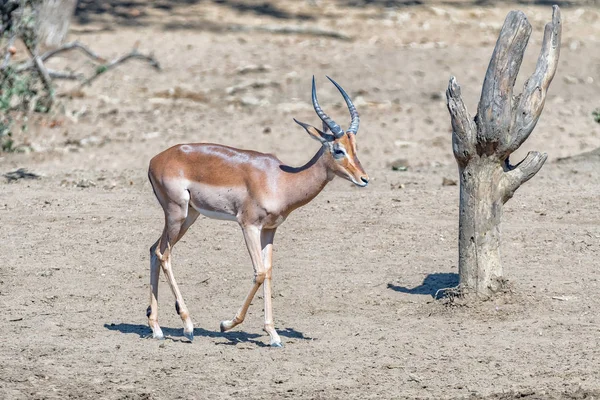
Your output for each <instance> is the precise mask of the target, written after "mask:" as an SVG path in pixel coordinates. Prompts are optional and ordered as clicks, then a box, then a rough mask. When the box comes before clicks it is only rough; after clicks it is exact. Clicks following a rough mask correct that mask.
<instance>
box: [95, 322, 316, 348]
mask: <svg viewBox="0 0 600 400" xmlns="http://www.w3.org/2000/svg"><path fill="white" fill-rule="evenodd" d="M104 327H105V328H106V329H108V330H110V331H118V332H121V333H125V334H135V335H138V336H139V337H140V338H142V339H145V338H150V337H152V331H151V330H150V328H149V327H148V326H147V325H141V324H126V323H120V324H114V323H111V324H104ZM161 329H162V331H163V334H164V335H165V338H169V339H171V340H173V341H181V342H184V341H185V342H187V340H184V339H183V330H182V328H168V327H161ZM277 333H279V335H280V336H283V337H288V338H293V339H302V340H314V339H313V338H311V337H308V336H305V335H304V333H302V332H300V331H297V330H295V329H294V328H283V329H278V330H277ZM194 336H195V337H208V338H217V339H226V340H227V342H216V343H215V344H219V345H230V346H235V345H237V344H238V343H251V344H254V345H256V346H258V347H269V346H268V345H267V344H265V343H264V342H263V341H262V340H257V339H258V338H262V337H265V336H266V334H265V335H260V334H257V333H247V332H244V331H229V332H220V331H211V330H208V329H204V328H194ZM187 343H190V342H187Z"/></svg>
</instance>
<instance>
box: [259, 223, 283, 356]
mask: <svg viewBox="0 0 600 400" xmlns="http://www.w3.org/2000/svg"><path fill="white" fill-rule="evenodd" d="M274 237H275V229H264V230H263V231H262V234H261V246H262V257H263V265H264V267H265V282H264V283H263V297H264V301H265V328H264V329H265V332H267V333H268V334H269V336H270V337H271V346H273V347H281V346H282V344H281V339H280V338H279V335H278V334H277V331H276V330H275V323H274V321H273V299H272V289H271V274H272V271H273V238H274Z"/></svg>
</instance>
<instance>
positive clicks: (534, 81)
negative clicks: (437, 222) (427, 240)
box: [446, 6, 561, 298]
mask: <svg viewBox="0 0 600 400" xmlns="http://www.w3.org/2000/svg"><path fill="white" fill-rule="evenodd" d="M530 35H531V25H530V24H529V22H528V21H527V18H526V17H525V14H523V13H522V12H521V11H511V12H510V13H509V14H508V16H507V17H506V20H505V21H504V25H503V26H502V30H501V31H500V35H499V37H498V41H497V42H496V47H495V48H494V53H493V54H492V58H491V60H490V64H489V66H488V69H487V73H486V74H485V80H484V82H483V88H482V91H481V99H480V100H479V106H478V107H477V115H476V116H475V119H472V118H471V116H470V115H469V112H468V111H467V108H466V107H465V104H464V103H463V100H462V98H461V92H460V86H459V85H458V83H457V81H456V79H455V78H454V77H451V78H450V83H449V85H448V90H447V91H446V98H447V104H448V111H449V112H450V117H451V120H452V131H453V132H452V148H453V151H454V157H455V158H456V162H457V163H458V169H459V174H460V211H459V235H458V247H459V251H458V252H459V256H458V268H459V275H460V286H459V288H460V291H461V292H462V293H464V294H470V293H473V294H476V295H477V297H484V298H485V297H489V296H491V295H492V294H493V293H495V292H497V291H498V290H500V289H501V288H502V286H503V283H504V282H505V280H504V279H503V275H502V264H501V263H500V220H501V217H502V208H503V205H504V203H506V202H507V201H508V200H509V199H510V198H511V197H512V196H513V194H514V193H515V191H516V190H517V189H518V188H519V187H520V186H521V185H522V184H523V183H524V182H527V181H528V180H529V179H531V178H532V177H533V176H534V175H535V174H536V173H537V172H538V171H539V170H540V168H542V165H544V162H545V161H546V158H547V155H546V154H545V153H544V154H542V153H539V152H537V151H532V152H529V154H527V156H526V157H525V159H524V160H523V161H521V162H520V163H518V164H517V165H515V166H513V165H510V163H509V161H508V157H509V156H510V154H511V153H513V152H514V151H515V150H517V149H518V148H519V146H521V144H522V143H523V142H524V141H525V140H526V139H527V138H528V137H529V135H530V134H531V132H532V131H533V128H534V127H535V125H536V123H537V121H538V119H539V117H540V115H541V113H542V109H543V108H544V102H545V99H546V93H547V90H548V86H549V85H550V82H551V81H552V78H553V77H554V73H555V72H556V66H557V64H558V57H559V52H560V38H561V19H560V10H559V8H558V6H554V7H553V9H552V22H550V23H548V24H547V25H546V28H545V31H544V41H543V44H542V50H541V53H540V56H539V58H538V61H537V66H536V69H535V72H534V73H533V75H531V77H530V78H529V79H528V80H527V81H526V82H525V87H524V89H523V93H521V94H520V95H518V96H513V86H514V84H515V80H516V78H517V74H518V72H519V68H520V66H521V61H522V60H523V54H524V53H525V48H526V46H527V42H528V40H529V36H530Z"/></svg>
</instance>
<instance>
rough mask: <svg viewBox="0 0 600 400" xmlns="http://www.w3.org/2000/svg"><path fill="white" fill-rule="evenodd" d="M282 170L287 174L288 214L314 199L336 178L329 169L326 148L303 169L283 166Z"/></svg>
mask: <svg viewBox="0 0 600 400" xmlns="http://www.w3.org/2000/svg"><path fill="white" fill-rule="evenodd" d="M281 169H282V170H283V171H284V173H285V174H286V185H287V190H286V196H285V197H286V201H285V202H286V203H287V206H288V208H289V211H288V214H289V212H291V211H293V210H295V209H296V208H298V207H302V206H303V205H305V204H306V203H308V202H310V201H311V200H312V199H314V198H315V197H316V196H317V195H318V194H319V193H320V192H321V190H323V188H324V187H325V185H327V183H328V182H329V181H330V180H332V179H333V177H334V175H333V173H332V172H331V171H330V170H329V168H328V167H327V160H326V159H325V147H321V148H320V149H319V151H318V152H317V154H315V155H314V156H313V158H312V159H311V160H310V161H309V162H308V163H306V164H305V165H303V166H302V167H298V168H295V167H288V166H282V167H281Z"/></svg>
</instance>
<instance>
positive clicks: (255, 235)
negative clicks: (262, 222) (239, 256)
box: [221, 226, 265, 332]
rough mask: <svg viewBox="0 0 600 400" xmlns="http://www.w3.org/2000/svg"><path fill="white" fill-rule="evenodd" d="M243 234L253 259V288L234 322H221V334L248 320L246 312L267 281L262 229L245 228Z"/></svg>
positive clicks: (255, 227) (254, 227)
mask: <svg viewBox="0 0 600 400" xmlns="http://www.w3.org/2000/svg"><path fill="white" fill-rule="evenodd" d="M242 232H243V233H244V239H245V240H246V247H247V248H248V252H249V253H250V258H251V259H252V266H253V267H254V283H253V285H252V288H251V289H250V293H248V296H246V299H245V300H244V303H243V304H242V306H241V307H240V309H239V310H238V312H237V313H236V314H235V317H234V318H233V319H232V320H228V321H221V332H225V331H228V330H230V329H232V328H233V327H235V326H236V325H239V324H241V323H242V322H244V318H246V312H248V307H250V303H252V299H253V298H254V295H255V294H256V292H257V291H258V288H260V285H262V283H263V282H264V280H265V269H264V266H263V261H262V251H261V240H260V239H261V228H259V227H257V226H245V227H244V226H243V227H242Z"/></svg>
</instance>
